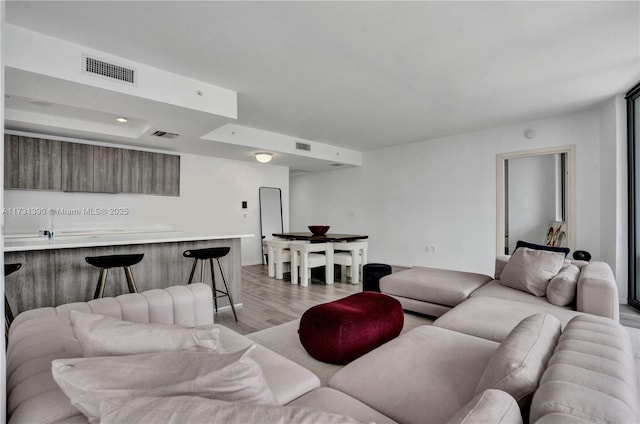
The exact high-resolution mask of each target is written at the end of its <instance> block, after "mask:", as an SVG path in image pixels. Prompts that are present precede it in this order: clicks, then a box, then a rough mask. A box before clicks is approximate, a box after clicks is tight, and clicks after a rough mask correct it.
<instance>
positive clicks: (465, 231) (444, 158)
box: [290, 108, 602, 275]
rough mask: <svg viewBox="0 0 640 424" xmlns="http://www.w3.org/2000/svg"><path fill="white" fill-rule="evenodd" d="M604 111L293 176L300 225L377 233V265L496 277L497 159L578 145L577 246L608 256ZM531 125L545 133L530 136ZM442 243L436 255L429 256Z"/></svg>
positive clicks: (294, 225)
mask: <svg viewBox="0 0 640 424" xmlns="http://www.w3.org/2000/svg"><path fill="white" fill-rule="evenodd" d="M599 121H600V111H599V109H598V108H594V109H591V110H587V111H584V112H580V113H576V114H570V115H562V116H558V117H555V118H552V119H546V120H540V121H533V122H525V123H522V124H516V125H509V126H504V127H498V128H491V129H487V130H482V131H476V132H472V133H467V134H460V135H455V136H450V137H443V138H438V139H434V140H428V141H422V142H417V143H412V144H407V145H403V146H399V147H393V148H387V149H381V150H377V151H372V152H368V153H366V154H365V155H364V157H363V163H364V165H363V166H362V167H361V168H350V169H344V170H339V171H333V172H326V173H320V174H310V175H301V176H296V177H294V178H292V180H291V186H290V190H291V205H290V211H291V229H292V231H294V230H304V229H305V228H306V226H307V225H309V224H327V225H331V231H335V232H345V233H364V234H369V235H370V239H369V252H370V253H369V260H370V261H371V262H386V263H390V264H396V265H422V266H436V267H445V268H455V269H460V270H470V271H476V272H483V273H487V274H491V275H492V274H493V268H494V258H495V251H496V245H495V243H496V240H495V239H496V228H495V225H496V224H495V222H496V155H497V154H498V153H505V152H513V151H521V150H528V149H536V148H542V147H550V146H560V145H567V144H575V145H576V164H577V165H576V166H577V171H576V178H577V181H576V209H577V213H576V221H577V222H576V229H577V234H576V247H577V248H578V249H583V250H588V251H589V252H591V254H592V255H593V257H594V258H595V259H601V258H602V255H601V253H600V252H601V243H600V225H601V220H600V214H601V211H600V182H601V181H600V157H599V155H600V128H599ZM527 128H533V129H535V130H536V133H537V135H536V138H535V139H527V138H525V137H524V135H523V133H524V131H525V130H526V129H527ZM426 245H435V246H436V252H435V253H426V252H425V246H426Z"/></svg>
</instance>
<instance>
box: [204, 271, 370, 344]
mask: <svg viewBox="0 0 640 424" xmlns="http://www.w3.org/2000/svg"><path fill="white" fill-rule="evenodd" d="M359 291H362V284H346V283H340V282H336V283H334V284H332V285H326V284H324V283H321V282H317V281H313V282H312V284H310V285H309V286H308V287H300V286H299V285H292V284H291V283H290V282H289V280H287V279H285V280H276V279H275V278H269V277H268V276H267V267H266V266H263V265H249V266H243V267H242V304H243V306H242V308H237V309H236V312H237V313H238V322H235V320H234V319H233V313H232V312H231V309H225V310H220V311H218V313H217V314H216V316H215V322H216V324H222V325H224V326H226V327H229V328H231V329H232V330H235V331H237V332H238V333H240V334H249V333H253V332H255V331H259V330H264V329H266V328H269V327H273V326H275V325H280V324H284V323H286V322H289V321H293V320H294V319H298V318H300V317H301V316H302V314H303V313H304V311H306V310H307V309H309V308H310V307H312V306H315V305H318V304H320V303H325V302H330V301H332V300H336V299H340V298H343V297H345V296H349V295H350V294H354V293H357V292H359Z"/></svg>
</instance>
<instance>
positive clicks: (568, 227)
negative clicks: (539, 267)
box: [496, 145, 575, 255]
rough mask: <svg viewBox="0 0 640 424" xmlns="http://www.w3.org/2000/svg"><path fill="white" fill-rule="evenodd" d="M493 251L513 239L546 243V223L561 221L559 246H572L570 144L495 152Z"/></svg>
mask: <svg viewBox="0 0 640 424" xmlns="http://www.w3.org/2000/svg"><path fill="white" fill-rule="evenodd" d="M496 182H497V184H496V185H497V191H496V203H497V208H496V254H498V255H510V254H511V253H513V249H514V248H515V245H516V242H517V241H518V240H525V241H529V242H533V243H537V244H545V242H546V236H547V233H548V230H549V228H550V225H549V224H550V223H553V222H555V223H564V224H563V231H564V234H563V237H562V239H561V240H556V241H558V242H559V243H560V244H561V245H562V246H565V247H569V248H570V249H572V250H573V249H574V247H575V230H574V228H575V146H573V145H571V146H559V147H552V148H544V149H537V150H527V151H521V152H511V153H503V154H499V155H498V156H497V178H496Z"/></svg>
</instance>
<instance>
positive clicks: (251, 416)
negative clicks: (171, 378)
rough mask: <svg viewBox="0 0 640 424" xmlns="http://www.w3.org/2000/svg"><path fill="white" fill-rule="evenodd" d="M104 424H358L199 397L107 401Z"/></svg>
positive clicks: (330, 415)
mask: <svg viewBox="0 0 640 424" xmlns="http://www.w3.org/2000/svg"><path fill="white" fill-rule="evenodd" d="M100 410H101V411H102V421H101V424H122V423H136V424H185V423H242V424H250V423H251V424H253V423H256V424H257V423H259V424H286V423H296V424H319V423H322V424H358V423H360V421H357V420H355V419H353V418H351V417H348V416H346V415H341V414H335V413H332V412H325V411H321V410H317V409H312V408H306V407H299V406H268V405H248V404H241V403H230V402H224V401H219V400H213V399H205V398H201V397H196V396H179V397H169V398H157V397H139V398H136V399H132V400H131V399H122V398H120V399H113V400H105V401H103V402H102V403H101V404H100Z"/></svg>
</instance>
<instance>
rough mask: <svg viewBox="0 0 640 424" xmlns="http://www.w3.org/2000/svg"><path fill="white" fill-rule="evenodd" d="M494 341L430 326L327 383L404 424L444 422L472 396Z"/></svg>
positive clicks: (381, 349)
mask: <svg viewBox="0 0 640 424" xmlns="http://www.w3.org/2000/svg"><path fill="white" fill-rule="evenodd" d="M497 347H498V344H497V343H494V342H490V341H488V340H483V339H480V338H477V337H472V336H468V335H466V334H461V333H457V332H455V331H449V330H445V329H442V328H438V327H434V326H432V325H424V326H420V327H417V328H414V329H413V330H410V331H408V332H406V333H404V334H402V335H400V336H399V337H398V338H396V339H394V340H391V341H390V342H388V343H385V344H384V345H382V346H380V347H379V348H377V349H375V350H373V351H371V352H369V353H367V354H366V355H364V356H362V357H361V358H358V359H356V360H355V361H353V362H351V363H350V364H349V365H347V366H345V367H344V368H342V369H341V370H340V371H338V372H337V373H336V374H334V376H333V377H332V378H331V380H329V387H332V388H334V389H337V390H340V391H342V392H344V393H346V394H348V395H349V396H351V397H353V398H356V399H358V400H360V401H362V402H364V403H366V404H367V405H369V406H370V407H372V408H373V409H375V410H376V411H379V412H380V413H382V414H384V415H386V416H387V417H389V418H391V419H392V420H394V421H397V422H401V423H404V424H424V423H444V422H446V421H447V420H448V419H449V418H451V417H452V416H453V415H454V414H455V413H456V412H457V411H458V410H459V409H460V408H462V407H463V406H464V405H465V404H466V403H467V402H469V401H470V400H471V399H473V397H474V396H475V393H474V391H475V387H476V385H477V384H478V381H479V380H480V376H481V375H482V372H483V370H484V369H485V368H486V365H487V363H488V362H489V358H490V357H491V355H492V354H493V352H494V351H495V350H496V348H497Z"/></svg>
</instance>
